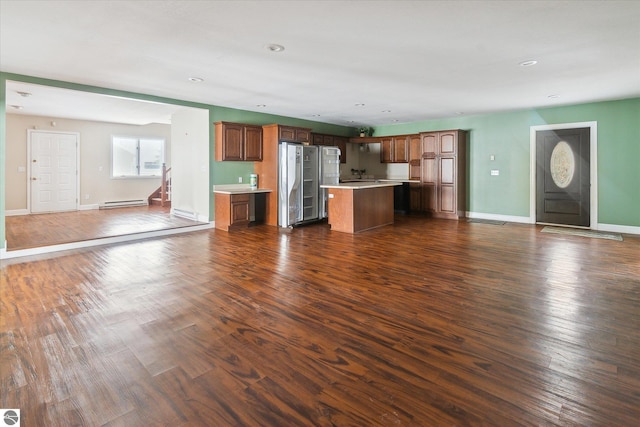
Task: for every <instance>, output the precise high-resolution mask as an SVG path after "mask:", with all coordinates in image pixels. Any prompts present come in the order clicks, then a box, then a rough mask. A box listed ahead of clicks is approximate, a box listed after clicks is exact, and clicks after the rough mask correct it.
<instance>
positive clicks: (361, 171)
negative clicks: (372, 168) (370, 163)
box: [351, 169, 367, 179]
mask: <svg viewBox="0 0 640 427" xmlns="http://www.w3.org/2000/svg"><path fill="white" fill-rule="evenodd" d="M366 172H367V170H366V169H351V175H358V179H362V175H364V174H365V173H366Z"/></svg>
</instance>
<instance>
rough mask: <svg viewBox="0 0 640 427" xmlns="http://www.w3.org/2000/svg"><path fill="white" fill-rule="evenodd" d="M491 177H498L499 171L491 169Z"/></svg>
mask: <svg viewBox="0 0 640 427" xmlns="http://www.w3.org/2000/svg"><path fill="white" fill-rule="evenodd" d="M491 175H492V176H498V175H500V171H499V170H498V169H491Z"/></svg>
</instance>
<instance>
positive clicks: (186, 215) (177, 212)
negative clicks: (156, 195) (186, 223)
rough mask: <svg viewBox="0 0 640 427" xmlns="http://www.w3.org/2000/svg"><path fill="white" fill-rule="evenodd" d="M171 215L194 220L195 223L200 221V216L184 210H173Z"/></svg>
mask: <svg viewBox="0 0 640 427" xmlns="http://www.w3.org/2000/svg"><path fill="white" fill-rule="evenodd" d="M171 213H172V214H174V215H175V216H179V217H181V218H186V219H192V220H194V221H197V220H198V214H197V213H195V212H190V211H185V210H183V209H172V210H171Z"/></svg>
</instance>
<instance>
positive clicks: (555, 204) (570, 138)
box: [536, 128, 591, 227]
mask: <svg viewBox="0 0 640 427" xmlns="http://www.w3.org/2000/svg"><path fill="white" fill-rule="evenodd" d="M589 135H590V129H589V128H579V129H561V130H560V129H559V130H545V131H538V132H536V164H537V170H536V222H540V223H547V224H561V225H575V226H581V227H589V226H590V191H591V189H590V182H591V178H590V173H589V171H590V166H589V164H590V147H589V145H590V142H589Z"/></svg>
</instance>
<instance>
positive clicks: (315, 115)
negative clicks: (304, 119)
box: [311, 114, 320, 117]
mask: <svg viewBox="0 0 640 427" xmlns="http://www.w3.org/2000/svg"><path fill="white" fill-rule="evenodd" d="M311 117H320V114H312V115H311Z"/></svg>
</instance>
